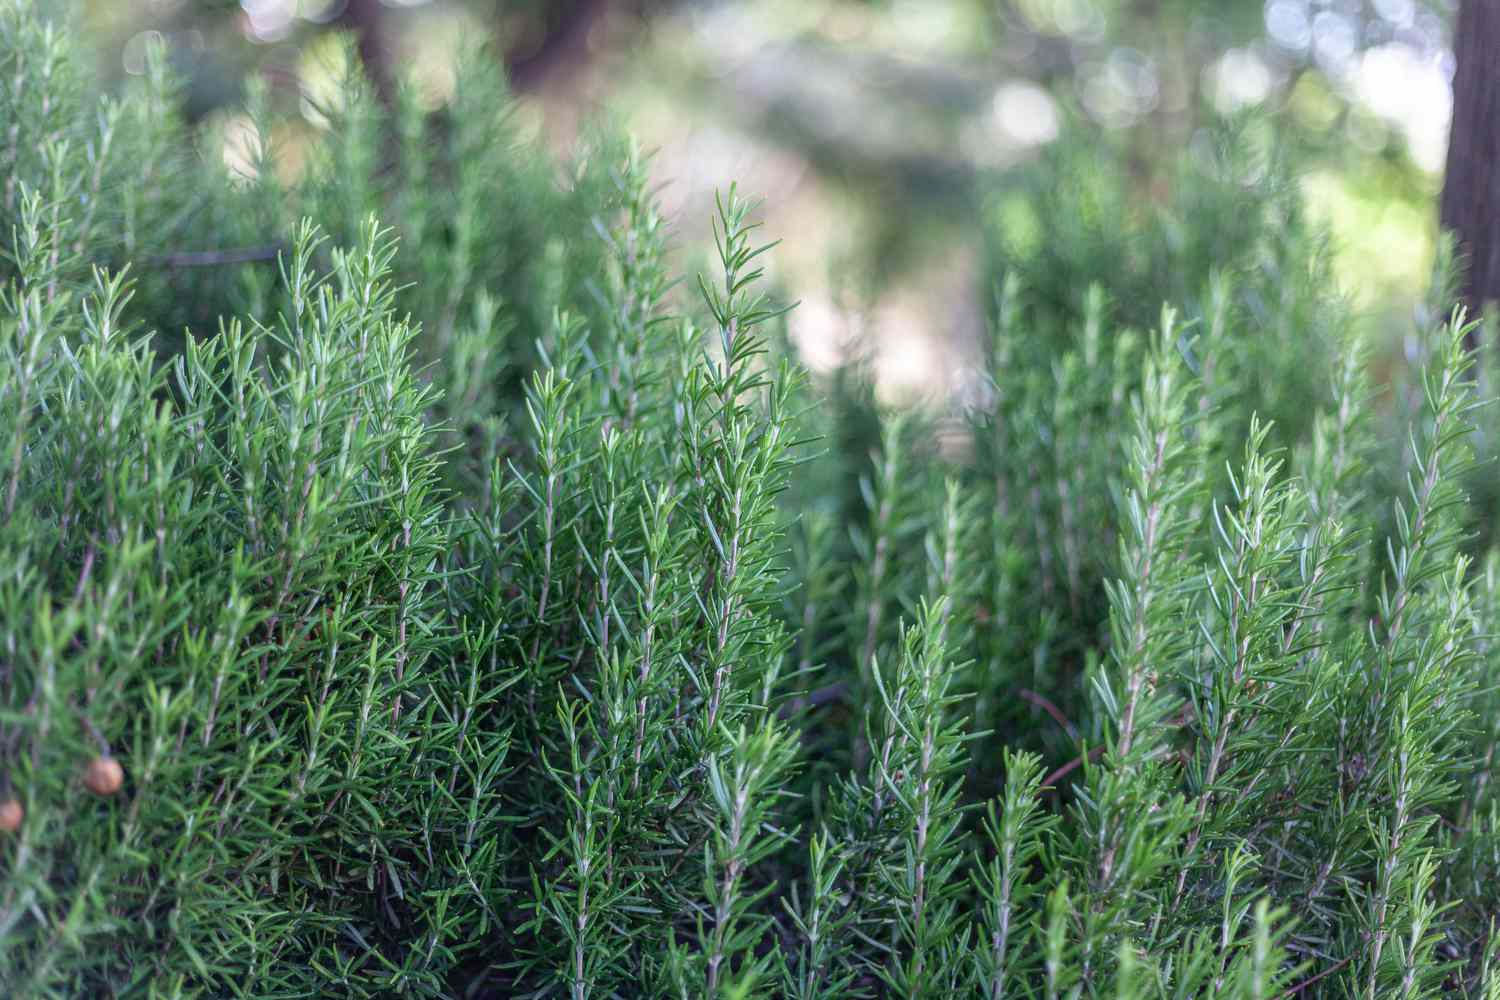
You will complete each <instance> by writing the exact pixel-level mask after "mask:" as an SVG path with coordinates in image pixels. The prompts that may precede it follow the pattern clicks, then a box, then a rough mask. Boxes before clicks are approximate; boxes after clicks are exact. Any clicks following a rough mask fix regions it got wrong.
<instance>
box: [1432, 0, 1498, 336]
mask: <svg viewBox="0 0 1500 1000" xmlns="http://www.w3.org/2000/svg"><path fill="white" fill-rule="evenodd" d="M1453 54H1454V56H1455V58H1456V59H1457V72H1456V73H1455V74H1454V77H1453V126H1452V129H1453V130H1452V133H1451V134H1450V136H1449V139H1448V165H1447V171H1446V176H1445V178H1444V181H1443V201H1442V224H1443V228H1444V229H1448V230H1451V231H1452V232H1453V234H1454V236H1455V237H1456V239H1457V241H1458V249H1459V253H1460V254H1461V256H1462V258H1463V259H1464V261H1465V262H1466V264H1467V271H1466V275H1465V279H1464V283H1463V286H1462V293H1463V301H1464V302H1465V303H1466V304H1467V305H1468V306H1469V309H1470V311H1471V315H1475V316H1477V315H1478V313H1479V310H1480V308H1481V307H1482V306H1483V305H1484V304H1485V303H1487V302H1495V301H1496V300H1500V0H1463V3H1462V5H1461V6H1460V8H1459V13H1458V24H1457V25H1456V26H1455V27H1454V30H1453Z"/></svg>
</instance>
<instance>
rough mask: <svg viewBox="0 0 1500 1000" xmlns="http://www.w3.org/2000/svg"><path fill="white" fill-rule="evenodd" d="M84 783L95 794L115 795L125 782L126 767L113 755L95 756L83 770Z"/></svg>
mask: <svg viewBox="0 0 1500 1000" xmlns="http://www.w3.org/2000/svg"><path fill="white" fill-rule="evenodd" d="M83 783H84V784H85V785H86V786H87V787H88V790H89V791H91V792H93V793H94V794H95V795H113V794H115V792H118V791H119V790H120V786H121V785H123V784H125V769H124V768H123V767H121V766H120V762H119V761H117V760H115V759H114V758H113V757H95V758H94V759H93V760H91V761H89V766H88V769H87V770H85V771H84V772H83Z"/></svg>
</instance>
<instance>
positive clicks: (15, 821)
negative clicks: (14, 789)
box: [0, 799, 26, 833]
mask: <svg viewBox="0 0 1500 1000" xmlns="http://www.w3.org/2000/svg"><path fill="white" fill-rule="evenodd" d="M25 818H26V810H25V809H22V808H21V803H19V802H17V801H16V800H15V799H6V800H5V801H4V802H0V831H4V832H5V833H15V832H16V831H17V830H19V829H21V820H23V819H25Z"/></svg>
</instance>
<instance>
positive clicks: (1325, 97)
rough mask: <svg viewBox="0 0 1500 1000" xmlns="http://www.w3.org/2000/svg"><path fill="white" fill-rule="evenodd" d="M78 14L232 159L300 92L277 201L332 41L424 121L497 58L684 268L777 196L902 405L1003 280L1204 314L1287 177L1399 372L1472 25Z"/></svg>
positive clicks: (777, 231)
mask: <svg viewBox="0 0 1500 1000" xmlns="http://www.w3.org/2000/svg"><path fill="white" fill-rule="evenodd" d="M80 2H81V3H82V4H83V8H84V13H85V15H86V20H85V23H86V24H88V25H89V26H90V30H91V31H92V32H93V34H94V36H95V38H96V40H97V46H98V53H99V60H100V68H101V72H102V74H103V75H104V77H105V78H106V79H107V80H111V81H115V82H117V83H119V82H123V81H124V80H125V79H126V78H128V77H129V76H131V75H132V74H140V73H142V72H143V71H144V69H145V64H146V61H145V52H146V50H147V48H148V46H149V44H150V43H151V41H152V40H154V39H159V40H160V41H162V42H164V43H165V46H166V48H167V50H168V52H169V53H170V58H171V60H172V62H173V63H174V65H175V66H176V68H177V70H178V71H179V72H180V73H181V74H182V76H183V77H184V78H185V80H186V81H187V88H188V95H187V97H188V108H189V115H190V118H191V119H192V120H193V122H194V123H195V124H197V125H198V126H200V127H207V128H208V129H210V131H211V134H217V135H222V136H223V140H222V142H223V146H224V155H225V156H226V158H229V159H230V160H231V162H233V160H234V158H235V157H236V156H240V157H243V156H244V151H243V150H239V149H237V148H236V146H235V137H236V135H237V134H239V131H237V128H236V122H238V121H240V120H241V119H242V118H243V114H244V113H243V111H241V110H240V107H241V102H242V101H243V99H244V94H243V80H244V79H245V78H246V77H247V75H248V76H249V77H251V78H254V77H257V76H258V77H260V78H263V79H265V80H266V81H268V82H269V84H270V92H271V93H272V94H273V95H280V97H281V99H283V100H284V101H287V102H292V103H295V102H297V101H298V100H299V95H301V97H300V100H301V102H302V104H303V105H304V107H303V108H302V111H303V113H302V114H301V115H300V116H298V115H292V116H283V117H281V118H280V119H279V121H280V123H281V124H279V125H278V129H279V130H280V131H281V134H278V136H277V137H276V138H277V161H278V162H277V169H278V171H280V172H281V173H283V174H284V175H285V178H286V179H290V178H294V177H295V176H296V175H297V174H298V172H299V170H301V169H303V165H304V164H305V163H306V162H308V159H309V154H308V150H309V148H310V147H311V145H313V144H316V143H317V142H318V141H319V137H320V132H321V130H322V128H323V122H322V120H321V116H320V115H319V113H318V112H317V111H316V107H317V96H318V95H320V94H322V95H325V96H326V94H327V92H328V90H329V88H330V87H331V86H335V85H336V81H338V80H340V79H342V75H343V68H342V67H341V66H339V65H338V58H337V54H338V53H339V52H341V51H342V50H341V49H340V47H339V46H338V45H337V44H336V43H335V39H334V35H335V34H336V33H339V32H346V31H352V32H354V33H355V34H356V35H357V37H358V39H359V50H360V52H361V54H362V55H363V57H364V59H365V61H366V63H367V64H369V65H370V67H371V71H372V76H373V78H374V81H375V84H376V86H377V88H378V89H381V90H383V91H385V92H386V93H387V94H388V93H389V90H390V88H391V87H392V86H393V84H392V83H391V81H392V80H393V79H395V78H396V77H397V76H400V75H403V74H402V73H401V72H398V71H397V70H396V69H394V67H397V66H409V67H410V68H411V71H412V73H413V75H414V79H415V80H416V83H417V87H418V89H419V92H420V99H421V101H422V102H423V103H425V104H426V105H427V106H428V107H430V108H432V109H434V110H437V109H440V108H442V107H444V106H445V105H446V104H447V103H448V102H449V101H450V100H451V99H452V95H453V90H454V80H455V75H454V67H455V64H456V61H457V60H458V58H459V53H460V51H461V50H462V48H463V47H464V46H465V45H469V44H472V43H474V42H476V41H484V42H486V43H488V44H490V45H491V46H492V47H493V48H494V49H495V50H496V51H498V52H499V53H501V54H502V55H503V58H504V62H505V64H506V67H507V70H508V73H509V76H510V79H511V85H512V87H513V89H514V90H515V91H516V92H517V94H518V97H519V101H518V105H517V112H516V118H517V123H516V124H517V127H518V129H519V130H520V131H522V132H524V133H527V134H530V135H534V136H537V137H540V138H542V139H544V140H545V141H546V142H547V143H549V144H550V145H551V146H553V147H554V148H555V149H557V150H559V151H561V152H564V153H565V152H567V151H569V150H571V149H573V148H575V147H576V144H577V142H578V139H579V137H580V135H581V134H583V133H585V132H586V131H587V130H588V129H589V127H590V123H593V122H598V121H608V122H611V123H614V124H617V125H619V126H622V127H624V128H626V129H628V130H629V131H630V132H632V133H633V134H634V135H635V136H637V137H638V138H639V139H640V141H641V143H642V144H643V145H644V146H645V147H647V148H648V149H654V150H656V151H657V153H656V156H655V159H654V164H653V170H654V172H655V174H656V176H657V177H658V178H659V179H660V180H661V181H662V182H663V188H662V192H661V197H662V201H663V205H664V210H665V214H666V216H667V218H668V220H669V222H670V223H671V224H672V225H673V227H674V229H675V230H676V233H677V246H678V247H679V251H678V252H679V260H678V264H679V265H682V266H685V267H688V268H691V267H693V266H694V265H696V263H697V256H698V254H699V253H700V252H701V250H702V248H703V247H704V245H705V242H706V236H707V220H708V218H709V216H710V209H711V197H712V191H713V189H714V188H715V186H718V185H722V184H724V183H727V181H728V180H729V179H738V180H739V181H740V182H741V184H742V187H743V188H744V189H745V190H752V191H757V192H759V193H761V194H763V195H765V197H766V203H765V215H766V219H765V221H766V223H767V228H768V231H769V232H770V233H772V234H774V235H776V236H783V237H788V241H787V243H786V244H785V246H784V247H783V248H782V249H780V250H778V252H777V254H776V255H775V260H774V267H775V268H776V274H775V277H776V279H777V280H778V281H780V282H781V284H782V285H783V286H784V290H785V292H786V294H788V295H789V296H790V297H792V298H795V299H799V300H800V301H801V303H802V304H801V308H800V309H798V310H797V311H796V312H795V313H794V314H793V316H792V318H791V320H790V323H791V331H790V332H791V335H792V336H793V338H794V339H795V340H796V341H797V343H798V345H799V347H800V349H801V352H802V354H803V356H804V358H805V359H806V360H807V362H808V363H809V364H810V365H811V366H812V367H813V368H814V369H815V370H816V369H824V370H830V369H832V368H834V367H835V366H837V365H838V364H840V363H841V362H843V361H847V360H848V358H849V357H850V356H851V355H853V354H858V355H860V356H861V357H865V358H867V359H868V360H869V361H870V363H871V365H872V366H873V373H874V375H875V381H876V383H877V386H878V389H879V392H880V393H881V394H882V395H883V396H886V397H887V398H890V397H892V396H896V397H909V396H912V395H914V394H915V395H924V396H925V395H934V394H942V393H943V392H944V391H946V390H955V389H963V388H964V385H965V382H966V379H965V375H966V373H968V372H971V371H972V370H973V369H974V368H975V366H976V365H977V364H978V361H979V357H980V354H981V345H982V343H983V340H984V338H983V334H982V331H983V329H984V326H985V321H986V310H987V308H988V306H987V304H988V303H990V302H991V301H992V300H993V290H994V288H995V287H996V286H997V284H998V281H999V278H1000V276H1001V274H1002V273H1003V272H1007V271H1020V272H1021V273H1022V274H1023V275H1025V276H1026V278H1027V286H1028V287H1029V288H1030V289H1031V290H1032V292H1033V293H1034V294H1036V295H1037V296H1038V297H1040V298H1043V299H1045V298H1047V297H1048V296H1052V297H1053V298H1054V299H1055V300H1056V301H1055V303H1054V304H1055V305H1057V306H1058V307H1059V308H1061V309H1062V310H1063V313H1064V315H1066V314H1067V313H1068V312H1069V311H1076V309H1077V308H1078V307H1079V303H1081V301H1082V295H1083V291H1084V288H1085V286H1086V285H1087V284H1088V282H1089V281H1093V280H1100V281H1103V283H1104V284H1105V285H1106V287H1107V288H1108V289H1109V290H1110V292H1111V293H1112V294H1111V298H1112V300H1113V301H1114V302H1115V303H1116V306H1117V308H1119V309H1121V311H1122V312H1124V313H1125V318H1126V319H1128V320H1129V321H1131V322H1139V323H1147V322H1149V321H1150V318H1151V316H1152V314H1153V313H1154V311H1155V310H1156V309H1157V308H1158V306H1159V303H1160V300H1161V299H1162V298H1164V297H1172V298H1174V299H1177V300H1184V299H1188V300H1190V299H1192V298H1193V297H1194V296H1195V295H1197V294H1198V293H1199V292H1200V291H1201V289H1202V286H1203V282H1204V281H1205V280H1206V279H1207V272H1206V267H1207V261H1208V260H1215V261H1222V260H1225V259H1229V258H1233V257H1234V255H1235V249H1236V248H1234V247H1233V246H1230V245H1229V244H1232V243H1233V242H1234V240H1235V238H1236V233H1237V232H1239V231H1240V229H1241V228H1243V227H1239V228H1237V227H1236V225H1235V222H1236V217H1237V215H1239V213H1240V212H1241V210H1242V208H1243V205H1244V200H1243V198H1242V197H1241V196H1240V195H1242V194H1243V193H1245V192H1246V191H1248V190H1249V189H1251V188H1253V187H1254V186H1255V185H1257V184H1263V183H1265V182H1266V179H1267V178H1266V176H1265V172H1266V171H1268V170H1271V169H1272V168H1271V166H1270V164H1271V163H1272V162H1274V163H1275V164H1277V165H1278V166H1277V167H1276V170H1277V171H1279V172H1278V173H1277V174H1276V176H1277V177H1278V178H1281V181H1284V182H1285V183H1289V184H1293V185H1295V186H1296V187H1297V189H1298V191H1299V192H1300V194H1301V195H1302V197H1301V199H1300V201H1301V205H1302V209H1301V210H1303V211H1305V212H1306V214H1307V217H1308V221H1309V222H1311V223H1313V224H1314V225H1315V226H1320V225H1326V227H1327V229H1328V231H1329V232H1330V234H1331V243H1330V247H1331V255H1330V264H1331V267H1330V269H1329V271H1328V272H1327V274H1326V275H1324V276H1323V277H1324V278H1326V280H1330V281H1333V282H1336V283H1337V284H1338V285H1339V286H1340V287H1341V288H1342V289H1343V290H1345V291H1346V292H1347V293H1348V295H1349V296H1350V298H1351V301H1352V302H1353V303H1354V304H1355V306H1356V307H1357V308H1356V312H1357V314H1358V316H1359V322H1360V323H1361V324H1362V325H1363V326H1365V327H1366V329H1367V332H1368V333H1369V336H1370V337H1371V338H1372V341H1373V346H1374V347H1375V352H1374V357H1375V359H1376V363H1377V365H1382V364H1385V363H1388V362H1393V361H1397V360H1399V358H1400V355H1401V352H1402V350H1403V347H1402V342H1401V339H1400V336H1399V331H1400V330H1402V329H1403V328H1405V327H1406V325H1407V324H1408V322H1409V319H1410V314H1411V310H1412V308H1413V306H1414V305H1415V304H1416V303H1417V302H1419V301H1420V300H1421V298H1422V296H1423V295H1424V294H1425V290H1426V285H1427V283H1428V280H1429V275H1430V273H1431V268H1432V263H1433V257H1434V253H1435V247H1436V231H1437V227H1436V211H1435V204H1436V197H1437V193H1438V189H1439V184H1440V177H1439V174H1440V171H1441V168H1442V161H1443V153H1444V149H1445V147H1446V135H1447V123H1448V120H1449V110H1450V105H1451V96H1450V84H1449V81H1450V78H1451V75H1452V56H1451V53H1450V50H1449V47H1448V44H1447V33H1448V31H1449V25H1450V24H1451V21H1452V18H1453V11H1452V7H1453V0H1265V2H1262V0H740V2H714V0H696V2H673V0H80ZM309 95H311V97H312V98H313V99H312V100H308V96H309ZM294 110H295V108H294ZM1247 115H1249V118H1248V119H1247V118H1246V116H1247ZM1226 118H1229V119H1233V120H1236V122H1237V124H1235V126H1234V128H1235V129H1236V131H1237V134H1238V135H1240V136H1241V139H1242V141H1243V142H1245V143H1247V144H1248V145H1249V146H1250V147H1251V148H1253V149H1255V150H1258V151H1259V152H1260V153H1261V154H1263V155H1262V157H1261V160H1263V161H1264V162H1260V163H1259V165H1258V166H1257V165H1255V164H1251V165H1250V166H1247V167H1246V168H1245V170H1244V171H1242V172H1241V175H1240V176H1238V177H1234V178H1222V177H1221V178H1219V180H1220V181H1223V182H1224V184H1221V185H1220V186H1219V189H1220V194H1221V195H1222V197H1217V198H1215V197H1213V196H1210V197H1208V198H1207V199H1206V200H1205V198H1204V197H1202V196H1201V195H1202V192H1203V191H1204V190H1212V189H1213V188H1214V185H1213V184H1209V185H1208V186H1207V187H1206V188H1205V187H1204V186H1203V185H1197V186H1195V185H1193V184H1192V183H1191V178H1192V177H1193V176H1198V177H1200V178H1201V177H1202V176H1203V175H1204V174H1205V172H1212V171H1213V170H1215V169H1217V168H1216V167H1215V166H1214V163H1215V162H1216V161H1215V154H1214V152H1213V149H1212V147H1213V145H1214V142H1215V140H1214V139H1213V138H1212V136H1213V129H1212V126H1214V125H1215V123H1216V122H1220V121H1221V120H1223V119H1226ZM213 130H217V131H213ZM560 162H566V157H563V158H562V160H561V161H560ZM1258 162H1259V161H1258ZM1278 183H1280V181H1278ZM1225 184H1227V186H1224V185H1225ZM1237 192H1238V193H1239V194H1237ZM1293 200H1294V201H1295V200H1297V199H1295V198H1294V199H1293ZM1206 212H1208V213H1213V212H1217V213H1221V216H1222V224H1220V222H1219V220H1218V219H1217V218H1213V217H1208V216H1205V215H1204V213H1206ZM1184 213H1192V214H1193V215H1194V218H1193V220H1192V222H1191V224H1188V222H1187V221H1186V219H1185V218H1184ZM1174 232H1176V233H1180V234H1185V237H1186V238H1188V240H1189V243H1191V239H1192V238H1194V234H1201V233H1213V234H1217V236H1216V239H1217V240H1218V242H1219V243H1220V244H1224V245H1221V246H1214V247H1202V246H1194V245H1180V246H1173V245H1171V244H1172V234H1173V233H1174ZM192 249H195V248H184V250H192ZM1226 251H1227V252H1226ZM1244 263H1245V264H1246V266H1249V267H1251V268H1253V267H1255V266H1257V265H1256V264H1255V262H1254V261H1253V260H1249V259H1248V258H1247V259H1246V260H1245V262H1244ZM1195 265H1196V266H1195Z"/></svg>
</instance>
